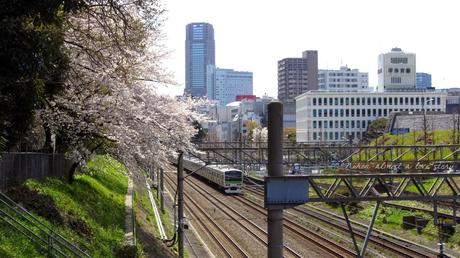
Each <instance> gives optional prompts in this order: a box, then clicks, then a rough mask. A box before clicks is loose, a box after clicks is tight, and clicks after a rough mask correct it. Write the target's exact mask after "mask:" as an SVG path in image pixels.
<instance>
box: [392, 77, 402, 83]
mask: <svg viewBox="0 0 460 258" xmlns="http://www.w3.org/2000/svg"><path fill="white" fill-rule="evenodd" d="M391 83H401V77H391Z"/></svg>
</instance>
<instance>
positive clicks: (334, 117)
mask: <svg viewBox="0 0 460 258" xmlns="http://www.w3.org/2000/svg"><path fill="white" fill-rule="evenodd" d="M446 97H447V93H446V92H436V91H427V92H406V91H399V92H398V91H392V92H390V91H387V92H359V91H358V92H334V91H310V92H306V93H303V94H302V95H300V96H298V97H296V120H297V121H296V132H297V142H336V141H345V140H349V139H352V140H353V141H357V140H359V139H361V138H362V137H363V134H364V133H365V131H366V129H367V126H368V125H369V123H371V122H372V121H373V120H375V119H377V118H380V117H388V116H389V115H390V113H391V112H393V111H408V112H417V111H418V112H424V111H427V112H445V110H446Z"/></svg>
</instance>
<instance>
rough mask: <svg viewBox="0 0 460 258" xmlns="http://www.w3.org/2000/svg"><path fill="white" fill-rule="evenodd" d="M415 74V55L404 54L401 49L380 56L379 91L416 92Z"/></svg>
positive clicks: (394, 49)
mask: <svg viewBox="0 0 460 258" xmlns="http://www.w3.org/2000/svg"><path fill="white" fill-rule="evenodd" d="M415 72H416V67H415V54H412V53H404V52H403V51H402V50H401V49H400V48H393V49H391V52H389V53H385V54H380V55H379V58H378V70H377V73H378V86H377V91H379V92H382V91H414V90H415Z"/></svg>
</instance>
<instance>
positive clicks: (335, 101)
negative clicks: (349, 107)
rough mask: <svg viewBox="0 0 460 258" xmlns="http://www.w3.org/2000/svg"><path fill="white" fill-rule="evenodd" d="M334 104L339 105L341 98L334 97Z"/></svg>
mask: <svg viewBox="0 0 460 258" xmlns="http://www.w3.org/2000/svg"><path fill="white" fill-rule="evenodd" d="M334 105H336V106H337V105H339V98H334Z"/></svg>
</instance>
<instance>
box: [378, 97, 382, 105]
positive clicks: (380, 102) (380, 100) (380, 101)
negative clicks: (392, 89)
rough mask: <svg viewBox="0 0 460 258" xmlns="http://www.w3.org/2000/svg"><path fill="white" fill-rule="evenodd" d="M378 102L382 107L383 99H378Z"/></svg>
mask: <svg viewBox="0 0 460 258" xmlns="http://www.w3.org/2000/svg"><path fill="white" fill-rule="evenodd" d="M378 101H379V105H382V98H381V97H379V98H378Z"/></svg>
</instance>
